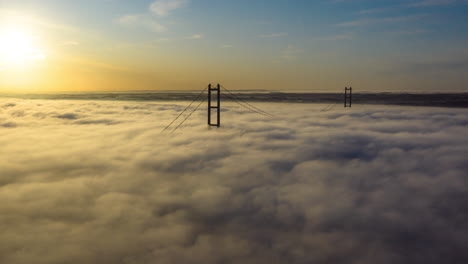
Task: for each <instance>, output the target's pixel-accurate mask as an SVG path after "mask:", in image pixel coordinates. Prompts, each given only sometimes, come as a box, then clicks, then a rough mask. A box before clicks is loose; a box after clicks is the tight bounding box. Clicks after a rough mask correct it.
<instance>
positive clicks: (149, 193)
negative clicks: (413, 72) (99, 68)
mask: <svg viewBox="0 0 468 264" xmlns="http://www.w3.org/2000/svg"><path fill="white" fill-rule="evenodd" d="M0 105H1V106H7V105H8V107H1V108H0V124H7V123H14V124H15V125H14V126H9V127H8V126H7V127H5V126H0V131H1V134H2V136H1V137H0V144H1V146H2V148H1V149H0V157H1V158H0V199H1V200H2V201H5V202H3V203H0V215H1V216H2V217H0V226H1V227H3V228H2V236H1V237H0V262H1V263H6V264H13V263H14V264H23V263H38V264H42V263H71V264H73V263H103V264H106V263H155V262H157V263H162V264H165V263H208V264H210V263H260V264H261V263H319V264H320V263H338V264H339V263H363V264H367V263H369V264H373V263H384V264H385V263H412V264H414V263H416V264H417V263H424V264H435V263H465V262H466V260H467V259H468V254H467V253H466V250H464V248H465V245H466V244H467V243H468V224H467V223H468V213H466V210H465V208H467V206H468V180H467V177H466V171H467V170H468V162H467V158H466V157H467V155H468V142H467V141H466V136H465V134H466V130H467V128H468V113H467V111H466V110H465V109H444V108H415V107H386V106H359V105H357V106H356V108H352V109H346V110H345V109H342V108H335V109H334V110H331V111H328V112H320V111H319V110H320V109H322V108H323V105H315V104H280V103H264V104H261V103H256V106H258V107H260V108H262V109H264V110H265V111H268V112H272V113H274V114H276V115H277V116H278V118H276V119H265V118H263V117H261V116H257V115H254V114H250V113H246V112H244V111H243V109H241V108H237V107H236V106H235V105H231V104H230V103H228V102H226V103H224V104H223V115H222V120H223V127H221V128H220V129H209V128H207V127H206V124H205V109H200V110H199V111H197V112H196V113H195V114H194V116H193V118H192V119H190V120H189V121H188V122H187V123H186V124H185V125H183V126H182V127H181V129H180V130H178V131H176V132H175V133H174V134H172V135H170V134H169V133H167V134H159V133H160V131H161V130H162V129H163V127H165V126H166V125H167V124H168V123H169V122H170V121H171V120H172V119H173V118H175V117H176V116H177V115H178V114H179V113H180V111H181V110H183V109H184V107H185V103H164V102H128V101H123V102H116V101H80V100H77V101H64V100H20V99H0ZM70 113H73V114H77V115H79V116H80V117H81V118H80V119H75V120H70V119H61V118H56V117H57V116H58V115H65V114H70ZM80 120H107V121H112V123H113V125H112V126H108V123H107V122H102V123H99V122H94V123H88V124H76V123H75V122H77V121H80ZM44 252H47V254H44Z"/></svg>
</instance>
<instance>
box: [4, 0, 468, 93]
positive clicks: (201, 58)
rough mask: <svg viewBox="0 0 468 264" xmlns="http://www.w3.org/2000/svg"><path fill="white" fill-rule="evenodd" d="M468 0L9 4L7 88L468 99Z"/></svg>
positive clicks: (24, 0) (17, 0) (29, 0)
mask: <svg viewBox="0 0 468 264" xmlns="http://www.w3.org/2000/svg"><path fill="white" fill-rule="evenodd" d="M467 11H468V2H467V1H465V0H411V1H399V0H394V1H386V0H382V1H368V0H318V1H311V0H295V1H290V0H289V1H287V0H254V1H252V0H236V1H228V0H149V1H144V0H133V1H128V0H80V1H71V0H41V1H35V0H2V1H1V3H0V23H1V24H0V32H1V33H0V38H1V40H2V41H1V42H2V43H4V44H2V45H0V54H1V56H0V58H1V64H0V89H1V90H2V91H8V92H46V91H47V92H51V91H129V90H201V89H203V88H204V87H205V86H206V85H207V84H208V83H210V82H213V83H218V82H219V83H222V84H223V85H224V86H226V87H228V88H230V89H232V90H244V89H266V90H282V91H293V90H309V91H329V92H341V90H342V89H343V88H344V87H345V86H353V88H354V89H355V91H381V92H384V91H392V92H395V91H402V92H413V91H416V92H444V91H462V92H467V91H468V87H467V83H468V75H467V74H465V73H466V72H467V70H468V51H467V49H466V47H467V46H468V24H467V23H466V13H467Z"/></svg>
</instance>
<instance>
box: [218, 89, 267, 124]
mask: <svg viewBox="0 0 468 264" xmlns="http://www.w3.org/2000/svg"><path fill="white" fill-rule="evenodd" d="M221 88H223V89H224V90H226V91H227V92H228V93H229V94H230V95H231V96H232V97H233V98H235V99H236V100H237V102H236V103H238V104H240V105H242V104H246V105H247V106H248V107H247V106H244V105H242V106H243V107H245V108H247V109H249V110H251V111H253V112H256V113H258V114H261V115H264V116H268V117H276V116H275V115H273V114H270V113H268V112H265V111H263V110H262V109H260V108H258V107H255V106H253V105H252V104H250V103H248V102H247V101H245V100H244V99H242V98H239V97H238V96H236V95H235V94H233V93H232V92H231V91H230V90H229V89H227V88H226V87H224V86H221ZM241 102H242V103H241Z"/></svg>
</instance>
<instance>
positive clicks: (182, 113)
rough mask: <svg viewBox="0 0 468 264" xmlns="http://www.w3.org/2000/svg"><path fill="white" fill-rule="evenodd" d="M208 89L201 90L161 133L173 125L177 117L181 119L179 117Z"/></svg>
mask: <svg viewBox="0 0 468 264" xmlns="http://www.w3.org/2000/svg"><path fill="white" fill-rule="evenodd" d="M207 89H208V88H205V89H203V91H201V93H200V94H198V96H197V97H196V98H195V99H194V100H193V101H192V102H191V103H190V104H189V105H188V106H187V107H186V108H185V109H184V111H182V113H180V114H179V115H178V116H177V117H176V118H175V119H174V120H172V122H171V123H170V124H169V125H167V126H166V127H165V128H164V129H163V130H162V131H161V133H160V134H162V133H163V132H164V131H166V130H167V129H168V128H169V127H170V126H172V124H174V122H175V121H176V120H177V119H179V117H181V116H182V115H183V114H184V113H185V111H187V109H189V108H190V106H192V105H193V103H195V102H196V101H197V100H198V98H200V96H201V95H202V94H203V93H204V92H205V91H206V90H207Z"/></svg>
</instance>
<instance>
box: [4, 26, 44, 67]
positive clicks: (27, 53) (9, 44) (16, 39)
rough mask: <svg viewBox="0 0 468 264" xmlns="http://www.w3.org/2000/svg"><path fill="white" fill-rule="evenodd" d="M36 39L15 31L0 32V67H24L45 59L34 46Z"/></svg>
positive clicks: (25, 33) (35, 45) (23, 32)
mask: <svg viewBox="0 0 468 264" xmlns="http://www.w3.org/2000/svg"><path fill="white" fill-rule="evenodd" d="M36 39H37V37H34V36H33V35H31V34H29V33H27V32H25V31H21V30H15V29H6V30H2V31H0V62H1V65H0V67H3V68H5V67H13V66H18V65H26V64H29V63H31V62H33V61H35V60H42V59H45V55H44V53H43V52H41V51H40V49H39V48H38V47H37V44H36V42H37V41H36Z"/></svg>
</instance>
